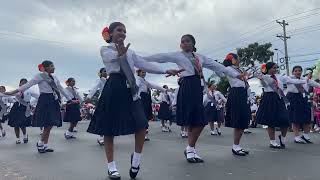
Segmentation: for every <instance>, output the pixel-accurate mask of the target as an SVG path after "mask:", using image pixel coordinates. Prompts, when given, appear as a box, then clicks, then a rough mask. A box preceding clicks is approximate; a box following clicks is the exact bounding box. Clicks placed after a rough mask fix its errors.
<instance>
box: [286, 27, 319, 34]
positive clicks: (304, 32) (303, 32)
mask: <svg viewBox="0 0 320 180" xmlns="http://www.w3.org/2000/svg"><path fill="white" fill-rule="evenodd" d="M319 30H320V28H319V29H313V30H309V31H302V32H299V33H294V34H291V36H296V35H300V34H306V33H310V32H315V31H319Z"/></svg>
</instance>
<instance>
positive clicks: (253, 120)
mask: <svg viewBox="0 0 320 180" xmlns="http://www.w3.org/2000/svg"><path fill="white" fill-rule="evenodd" d="M250 109H251V125H250V127H251V128H256V127H257V121H256V117H257V116H256V114H257V110H258V102H257V100H255V101H254V102H251V106H250Z"/></svg>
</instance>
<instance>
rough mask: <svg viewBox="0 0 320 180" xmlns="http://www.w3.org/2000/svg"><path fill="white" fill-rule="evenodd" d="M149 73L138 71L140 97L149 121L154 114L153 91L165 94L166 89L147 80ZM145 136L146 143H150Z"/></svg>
mask: <svg viewBox="0 0 320 180" xmlns="http://www.w3.org/2000/svg"><path fill="white" fill-rule="evenodd" d="M146 75H147V73H146V72H145V71H143V70H142V69H138V70H137V85H138V87H139V95H140V97H141V102H142V105H143V109H144V113H145V115H146V117H147V119H148V121H150V120H153V118H154V117H153V113H152V100H151V89H156V90H159V91H162V92H164V91H165V89H164V88H162V87H160V86H158V85H156V84H153V83H150V82H149V81H147V80H146V79H145V77H146ZM147 134H149V129H147ZM147 134H146V136H145V138H144V139H145V141H150V138H149V137H148V136H147Z"/></svg>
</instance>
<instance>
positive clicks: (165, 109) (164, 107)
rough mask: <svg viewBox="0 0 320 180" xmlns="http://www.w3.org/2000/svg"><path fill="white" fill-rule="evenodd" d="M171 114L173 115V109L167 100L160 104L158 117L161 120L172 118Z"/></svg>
mask: <svg viewBox="0 0 320 180" xmlns="http://www.w3.org/2000/svg"><path fill="white" fill-rule="evenodd" d="M171 115H172V111H171V110H170V106H169V104H167V103H166V102H162V103H161V104H160V109H159V112H158V118H159V119H161V120H170V119H171Z"/></svg>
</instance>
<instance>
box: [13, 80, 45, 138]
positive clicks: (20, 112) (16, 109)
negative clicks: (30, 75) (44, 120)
mask: <svg viewBox="0 0 320 180" xmlns="http://www.w3.org/2000/svg"><path fill="white" fill-rule="evenodd" d="M27 82H28V80H27V79H21V80H20V83H19V86H22V85H24V84H26V83H27ZM31 98H34V99H36V100H38V98H39V94H37V93H35V92H33V91H32V90H30V89H28V90H26V91H25V92H23V93H17V94H16V100H17V102H15V103H14V104H13V106H12V108H11V110H10V113H9V121H8V125H9V126H11V127H13V128H14V132H15V134H16V138H17V140H16V144H21V140H20V129H21V131H22V134H23V143H28V135H27V127H29V126H31V118H32V115H31V105H30V101H31Z"/></svg>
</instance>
